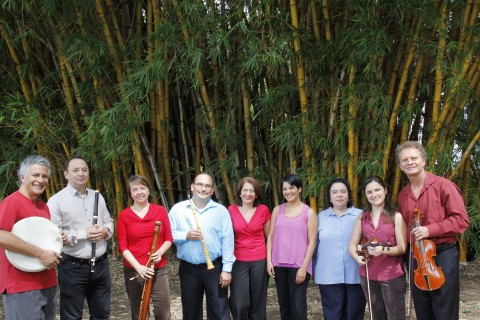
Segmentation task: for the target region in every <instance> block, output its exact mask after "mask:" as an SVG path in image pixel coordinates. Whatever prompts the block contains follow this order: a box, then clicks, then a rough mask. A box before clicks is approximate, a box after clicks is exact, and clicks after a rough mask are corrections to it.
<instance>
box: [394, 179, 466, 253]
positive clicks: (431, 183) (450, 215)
mask: <svg viewBox="0 0 480 320" xmlns="http://www.w3.org/2000/svg"><path fill="white" fill-rule="evenodd" d="M415 208H419V209H420V211H421V212H422V213H423V215H424V218H423V221H421V225H424V226H426V227H427V228H428V233H429V237H430V239H431V240H432V241H434V242H435V243H436V244H437V245H439V244H443V243H455V242H456V241H457V235H459V234H462V233H463V232H464V231H465V230H466V229H467V228H468V225H469V220H468V214H467V210H466V209H465V204H464V202H463V198H462V194H461V191H460V189H459V188H458V187H457V185H456V184H455V183H453V182H451V181H450V180H447V179H445V178H442V177H439V176H436V175H434V174H432V173H429V172H425V183H424V186H423V188H422V190H421V191H420V195H419V197H418V199H417V198H416V197H415V195H414V194H413V192H412V189H411V185H410V184H408V185H407V186H405V188H403V190H402V191H401V192H400V194H399V195H398V210H399V211H400V212H401V213H402V215H403V217H404V218H405V221H406V222H407V224H408V230H411V229H412V222H413V219H414V216H413V210H414V209H415ZM409 240H410V237H409Z"/></svg>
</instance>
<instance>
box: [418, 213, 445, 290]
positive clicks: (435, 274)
mask: <svg viewBox="0 0 480 320" xmlns="http://www.w3.org/2000/svg"><path fill="white" fill-rule="evenodd" d="M413 213H414V215H415V220H414V228H416V227H419V226H420V219H421V217H422V212H421V211H420V209H418V208H416V209H415V210H414V212H413ZM436 255H437V247H436V246H435V243H434V242H433V241H432V240H428V239H422V240H418V241H415V243H414V246H413V257H414V258H415V259H416V260H417V269H415V270H414V276H413V281H414V282H415V285H416V286H417V287H418V288H419V289H420V290H425V291H432V290H437V289H439V288H440V287H442V286H443V284H444V283H445V276H444V275H443V272H442V268H440V267H438V266H437V265H436V264H435V261H434V260H433V257H435V256H436Z"/></svg>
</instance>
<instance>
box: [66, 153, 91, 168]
mask: <svg viewBox="0 0 480 320" xmlns="http://www.w3.org/2000/svg"><path fill="white" fill-rule="evenodd" d="M73 160H83V161H85V163H87V160H85V159H84V158H82V157H79V156H73V157H71V158H70V159H68V161H67V163H66V164H65V170H67V171H68V166H69V165H70V162H72V161H73ZM87 167H88V163H87Z"/></svg>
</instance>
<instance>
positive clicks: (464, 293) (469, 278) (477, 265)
mask: <svg viewBox="0 0 480 320" xmlns="http://www.w3.org/2000/svg"><path fill="white" fill-rule="evenodd" d="M168 268H169V273H170V291H171V296H172V302H171V310H172V319H173V320H177V319H178V320H180V319H182V309H181V302H180V285H179V278H178V274H177V263H176V261H175V258H172V257H170V263H169V266H168ZM461 270H462V272H461V274H460V281H461V284H460V285H461V290H460V320H477V319H480V261H479V260H477V261H474V262H469V263H468V265H467V266H462V268H461ZM111 272H112V283H113V287H112V314H111V318H110V319H122V320H128V319H130V307H129V302H128V298H127V294H126V292H125V285H124V279H123V272H122V263H121V261H120V260H115V261H111ZM307 295H308V300H307V301H308V318H309V319H322V318H323V314H322V306H321V302H320V295H319V292H318V288H317V286H316V285H315V284H314V283H313V282H312V281H311V282H310V286H309V288H308V291H307ZM3 319H5V318H4V316H3V305H2V303H1V302H0V320H3ZM57 319H59V317H58V316H57ZM84 319H88V311H86V308H85V313H84ZM267 319H268V320H274V319H280V315H279V312H278V304H277V299H276V293H275V285H274V284H273V282H271V283H270V287H269V289H268V305H267ZM365 319H369V316H368V314H367V315H366V317H365Z"/></svg>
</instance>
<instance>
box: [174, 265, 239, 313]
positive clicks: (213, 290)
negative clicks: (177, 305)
mask: <svg viewBox="0 0 480 320" xmlns="http://www.w3.org/2000/svg"><path fill="white" fill-rule="evenodd" d="M213 264H214V266H215V268H214V269H211V270H208V269H207V266H206V265H205V264H202V265H195V264H191V263H188V262H186V261H183V260H180V266H179V275H180V289H181V291H182V294H181V296H182V312H183V319H184V320H202V319H203V293H204V292H205V296H206V299H207V319H211V320H229V319H230V309H229V308H228V287H226V288H222V287H221V286H220V284H219V281H220V274H221V273H222V259H221V258H218V259H216V260H215V261H214V262H213Z"/></svg>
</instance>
